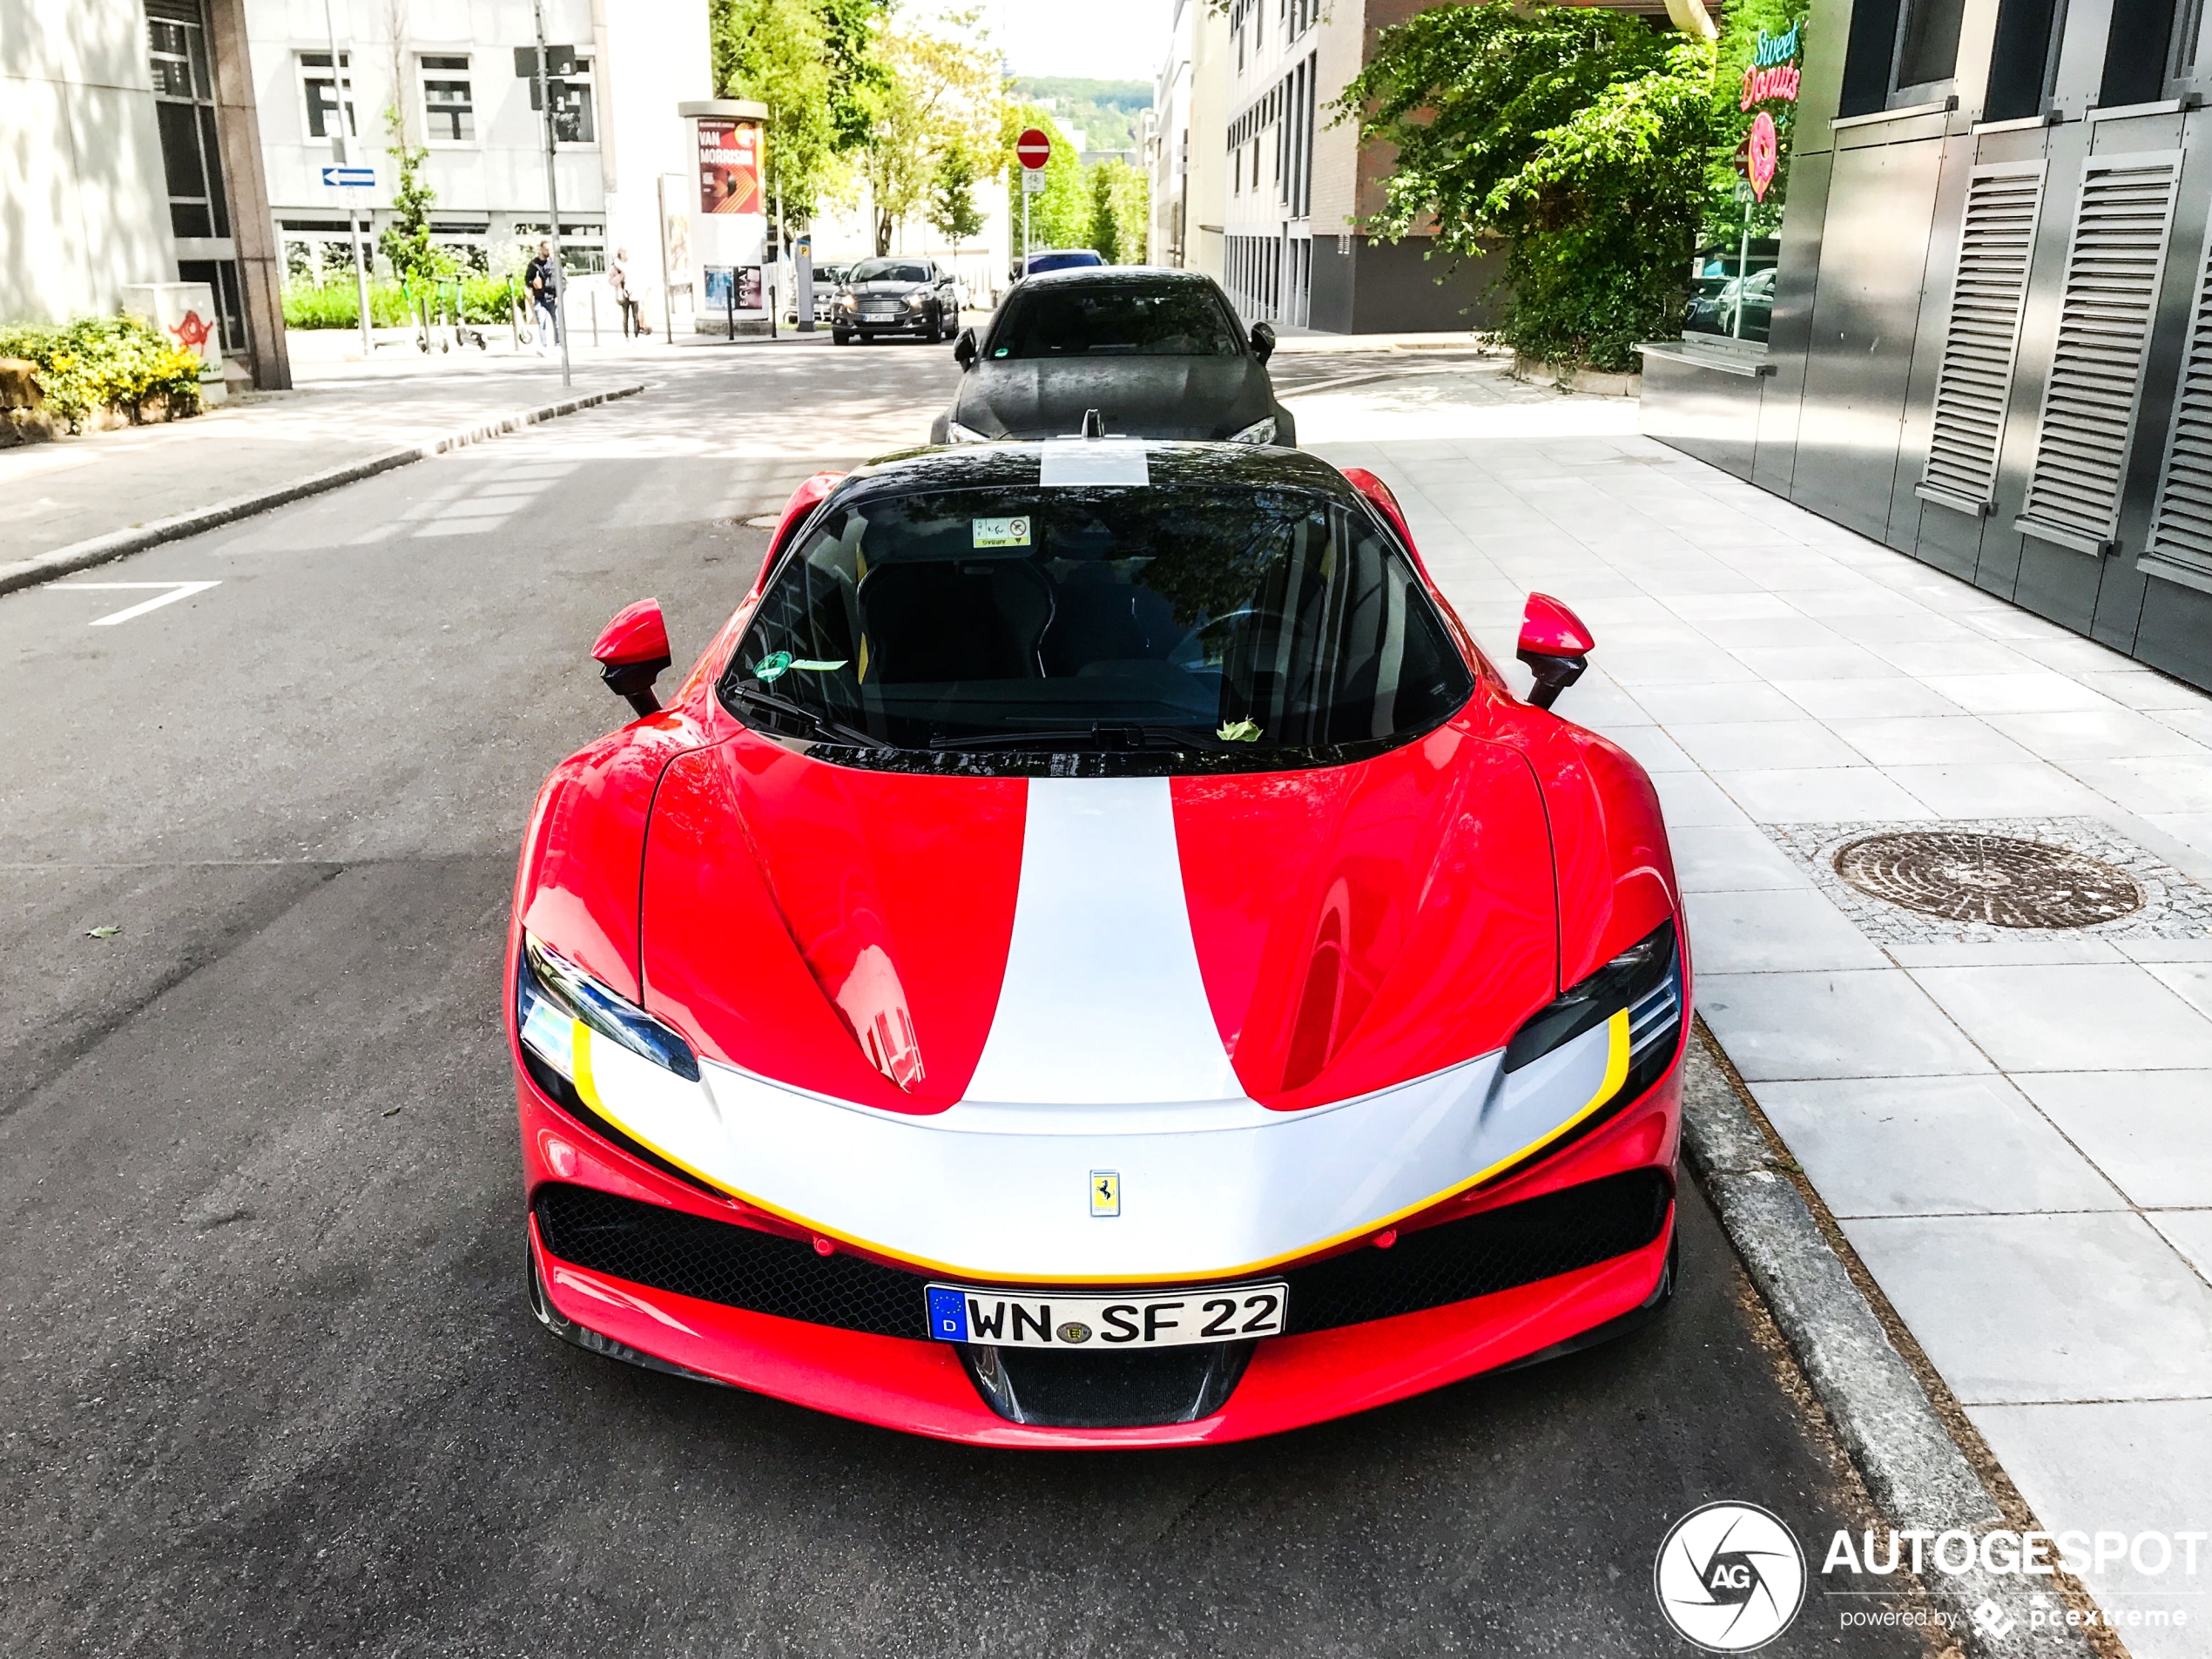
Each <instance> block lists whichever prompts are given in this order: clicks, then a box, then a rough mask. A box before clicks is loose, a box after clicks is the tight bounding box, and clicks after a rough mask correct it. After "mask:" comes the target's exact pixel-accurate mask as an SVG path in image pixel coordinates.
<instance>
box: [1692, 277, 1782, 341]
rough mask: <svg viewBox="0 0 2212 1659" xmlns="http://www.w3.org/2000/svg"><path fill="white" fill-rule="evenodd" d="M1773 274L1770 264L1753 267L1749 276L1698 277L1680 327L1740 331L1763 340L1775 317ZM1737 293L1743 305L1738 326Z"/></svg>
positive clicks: (1705, 331)
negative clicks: (1765, 267)
mask: <svg viewBox="0 0 2212 1659" xmlns="http://www.w3.org/2000/svg"><path fill="white" fill-rule="evenodd" d="M1774 278H1775V272H1774V269H1773V267H1771V266H1770V267H1769V268H1768V269H1766V270H1764V271H1754V272H1752V273H1751V274H1750V276H1748V277H1728V278H1726V279H1720V280H1716V279H1714V278H1711V277H1704V278H1700V279H1699V280H1698V283H1697V292H1696V293H1693V294H1691V295H1690V297H1689V305H1688V306H1686V307H1684V308H1683V318H1682V326H1683V332H1684V333H1685V334H1741V335H1742V336H1743V338H1744V339H1745V340H1764V339H1765V338H1766V337H1767V332H1768V329H1769V327H1770V325H1771V323H1772V322H1773V320H1774ZM1739 296H1740V297H1741V301H1742V304H1743V327H1741V328H1740V329H1739V328H1738V327H1737V323H1736V308H1737V302H1738V298H1739Z"/></svg>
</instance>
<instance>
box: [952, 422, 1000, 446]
mask: <svg viewBox="0 0 2212 1659" xmlns="http://www.w3.org/2000/svg"><path fill="white" fill-rule="evenodd" d="M945 442H947V443H994V442H997V440H995V438H993V437H992V436H991V435H990V434H989V433H988V432H978V431H977V430H976V429H975V428H974V427H972V426H962V425H961V423H960V422H959V421H946V422H945Z"/></svg>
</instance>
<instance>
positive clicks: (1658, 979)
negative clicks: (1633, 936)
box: [1505, 921, 1683, 1100]
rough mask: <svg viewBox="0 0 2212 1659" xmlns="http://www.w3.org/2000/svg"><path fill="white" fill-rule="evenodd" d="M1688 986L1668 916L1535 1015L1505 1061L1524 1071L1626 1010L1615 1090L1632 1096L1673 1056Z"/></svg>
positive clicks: (1508, 1050) (1625, 1096)
mask: <svg viewBox="0 0 2212 1659" xmlns="http://www.w3.org/2000/svg"><path fill="white" fill-rule="evenodd" d="M1682 991H1683V988H1682V959H1681V954H1680V953H1679V952H1677V951H1676V948H1675V924H1674V923H1673V922H1671V921H1662V922H1661V923H1660V924H1659V926H1658V927H1656V928H1654V929H1653V930H1652V931H1651V932H1650V933H1649V934H1646V935H1645V936H1644V937H1643V938H1642V939H1640V940H1638V941H1636V942H1635V944H1633V945H1631V946H1629V948H1628V949H1626V950H1624V951H1622V953H1621V954H1619V955H1618V956H1615V958H1614V959H1613V960H1612V961H1609V962H1608V963H1606V965H1605V966H1604V967H1602V968H1599V969H1598V970H1597V972H1595V974H1591V975H1590V976H1589V977H1588V978H1587V979H1585V980H1583V981H1581V982H1580V983H1579V984H1576V985H1573V986H1570V987H1568V989H1567V990H1566V992H1565V993H1564V994H1562V995H1561V996H1560V997H1558V998H1557V999H1556V1000H1555V1001H1553V1002H1551V1003H1550V1004H1549V1005H1548V1006H1547V1007H1545V1008H1541V1009H1539V1010H1538V1011H1537V1012H1536V1013H1535V1014H1534V1015H1533V1016H1531V1017H1530V1019H1529V1020H1528V1022H1527V1023H1526V1024H1525V1025H1523V1026H1522V1027H1521V1029H1520V1030H1518V1031H1516V1032H1515V1033H1514V1038H1513V1041H1512V1042H1509V1043H1507V1045H1506V1059H1505V1069H1506V1070H1507V1072H1514V1071H1518V1070H1520V1069H1521V1068H1522V1067H1523V1066H1526V1065H1528V1064H1529V1063H1530V1062H1534V1061H1536V1060H1541V1058H1543V1056H1544V1055H1548V1054H1549V1053H1551V1052H1552V1051H1553V1050H1554V1049H1559V1048H1562V1047H1564V1046H1565V1045H1566V1044H1568V1043H1569V1042H1573V1041H1574V1040H1575V1038H1576V1037H1579V1036H1581V1035H1582V1034H1583V1033H1584V1032H1586V1031H1589V1030H1594V1029H1595V1028H1597V1027H1599V1026H1601V1025H1603V1024H1605V1023H1606V1022H1608V1021H1609V1020H1611V1019H1612V1018H1613V1016H1614V1015H1616V1014H1625V1015H1627V1016H1628V1046H1629V1053H1628V1073H1627V1076H1625V1077H1624V1078H1623V1079H1622V1083H1621V1086H1620V1087H1619V1089H1615V1091H1614V1093H1613V1096H1612V1097H1611V1098H1612V1099H1613V1100H1622V1099H1632V1098H1634V1097H1635V1096H1636V1095H1638V1094H1641V1093H1642V1091H1643V1090H1644V1089H1649V1087H1650V1086H1651V1085H1652V1084H1653V1083H1654V1082H1657V1081H1658V1080H1659V1078H1660V1077H1661V1076H1662V1075H1663V1074H1664V1073H1665V1071H1666V1069H1667V1067H1668V1066H1669V1064H1671V1063H1672V1062H1673V1060H1674V1055H1675V1049H1676V1044H1677V1042H1679V1041H1680V1039H1681V1036H1682V1015H1683V995H1682Z"/></svg>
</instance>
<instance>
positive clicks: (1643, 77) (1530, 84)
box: [1335, 0, 1713, 368]
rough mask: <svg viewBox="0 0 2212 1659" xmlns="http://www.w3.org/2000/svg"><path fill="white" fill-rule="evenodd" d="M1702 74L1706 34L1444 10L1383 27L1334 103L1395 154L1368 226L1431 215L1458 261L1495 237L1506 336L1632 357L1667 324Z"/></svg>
mask: <svg viewBox="0 0 2212 1659" xmlns="http://www.w3.org/2000/svg"><path fill="white" fill-rule="evenodd" d="M1712 74H1713V49H1712V47H1711V45H1710V44H1708V43H1706V42H1703V41H1701V40H1695V39H1691V38H1688V37H1683V36H1681V35H1672V34H1662V33H1660V32H1658V31H1656V30H1653V29H1652V28H1651V27H1650V26H1649V24H1645V23H1644V22H1643V21H1642V20H1641V19H1640V18H1636V17H1629V16H1626V15H1624V14H1622V13H1620V12H1615V11H1607V10H1598V9H1596V8H1584V7H1578V6H1554V5H1548V4H1544V3H1541V0H1535V3H1532V4H1529V5H1527V6H1526V7H1523V8H1519V9H1516V7H1515V6H1514V5H1513V4H1511V3H1508V0H1490V3H1487V4H1480V5H1456V6H1442V7H1439V8H1437V9H1436V10H1431V11H1426V12H1423V13H1421V14H1420V15H1418V16H1417V17H1413V19H1411V20H1410V21H1408V22H1406V23H1404V24H1399V25H1398V26H1396V27H1394V28H1390V29H1386V30H1383V31H1382V33H1381V34H1380V36H1379V37H1378V39H1377V42H1376V48H1375V54H1374V56H1373V57H1372V58H1371V59H1370V60H1369V62H1368V64H1367V66H1366V69H1365V70H1363V71H1361V72H1360V74H1359V77H1358V78H1356V79H1354V80H1353V81H1352V83H1351V84H1349V85H1348V86H1347V87H1346V88H1345V91H1344V94H1343V96H1342V97H1341V98H1339V100H1338V102H1337V105H1336V106H1335V110H1336V117H1337V119H1339V120H1354V121H1357V122H1358V123H1359V136H1360V137H1361V138H1362V139H1363V140H1371V141H1372V140H1378V139H1379V140H1381V141H1384V142H1386V143H1389V144H1391V145H1394V146H1395V147H1396V149H1397V152H1398V165H1397V168H1396V170H1395V172H1393V174H1392V175H1391V177H1390V178H1389V179H1388V180H1387V181H1386V186H1385V203H1384V206H1383V209H1382V211H1381V212H1379V213H1377V214H1375V215H1373V216H1372V218H1371V219H1369V220H1368V221H1366V229H1367V230H1368V231H1369V232H1370V233H1372V234H1373V235H1376V236H1378V237H1379V238H1381V239H1385V240H1395V239H1399V238H1400V237H1403V236H1405V235H1406V234H1407V233H1409V232H1411V231H1412V230H1413V227H1414V226H1416V225H1417V224H1420V223H1421V222H1422V221H1424V220H1426V219H1430V218H1431V217H1432V216H1433V219H1434V223H1435V226H1436V251H1437V252H1440V253H1444V254H1446V255H1447V256H1449V257H1450V258H1451V259H1452V260H1453V261H1454V262H1455V263H1456V262H1457V261H1458V260H1465V259H1469V258H1477V257H1484V256H1487V255H1488V254H1490V253H1493V252H1494V251H1495V250H1496V249H1497V247H1498V246H1499V244H1500V239H1502V240H1503V246H1504V248H1505V257H1504V260H1503V264H1504V266H1505V269H1504V271H1503V273H1501V275H1502V279H1503V284H1504V286H1505V287H1506V290H1507V293H1506V300H1507V321H1506V324H1505V327H1504V328H1503V329H1502V331H1501V332H1502V333H1503V334H1504V336H1505V338H1506V340H1507V342H1508V343H1509V344H1511V345H1512V346H1513V347H1514V348H1515V349H1516V350H1518V351H1521V352H1522V353H1525V354H1527V355H1529V356H1532V357H1539V358H1542V359H1544V360H1546V361H1554V362H1564V363H1575V362H1587V363H1590V364H1593V365H1595V366H1596V367H1599V368H1631V367H1633V366H1634V364H1635V354H1634V352H1633V350H1632V349H1631V348H1632V347H1633V346H1634V344H1635V341H1638V340H1649V339H1656V338H1662V337H1665V336H1668V335H1671V334H1676V333H1678V332H1679V326H1678V323H1677V320H1676V313H1677V311H1678V308H1679V292H1680V289H1681V287H1682V282H1683V272H1684V271H1685V270H1686V269H1687V268H1688V266H1689V255H1690V252H1691V249H1692V247H1693V245H1694V244H1695V242H1696V233H1697V228H1698V223H1699V219H1700V217H1701V213H1702V209H1703V199H1704V193H1705V180H1704V172H1705V161H1706V155H1707V146H1708V143H1709V138H1710V134H1709V127H1710V118H1711V112H1712V84H1713V81H1712Z"/></svg>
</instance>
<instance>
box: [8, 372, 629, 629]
mask: <svg viewBox="0 0 2212 1659" xmlns="http://www.w3.org/2000/svg"><path fill="white" fill-rule="evenodd" d="M644 389H645V388H644V383H643V382H640V383H639V384H637V385H635V386H619V387H617V388H614V389H613V390H612V391H607V392H589V393H586V394H585V395H583V396H582V397H570V398H563V399H562V400H561V401H559V402H557V403H547V404H543V405H541V406H540V407H538V408H534V409H523V410H518V411H517V412H516V413H515V414H513V415H502V416H501V417H500V418H499V419H497V420H496V421H485V422H484V423H483V424H482V425H481V426H473V427H469V428H466V429H464V430H462V431H459V432H448V433H446V434H444V435H442V436H441V437H435V438H430V439H427V440H425V441H424V442H421V443H412V444H407V445H403V446H402V447H401V448H397V449H387V450H386V451H385V452H384V453H383V454H382V455H371V456H370V457H369V458H368V460H366V461H355V462H349V463H348V464H347V465H345V466H343V467H333V468H331V469H329V470H328V471H327V472H318V473H313V474H310V475H308V476H307V477H305V478H300V479H295V480H293V482H291V483H288V484H280V485H278V486H277V488H275V489H265V490H263V491H262V492H261V493H260V494H259V495H256V496H233V498H232V499H231V500H229V501H222V502H216V503H215V504H214V505H213V506H212V507H203V508H201V509H199V510H198V511H197V512H191V513H179V514H178V515H177V516H175V517H174V518H164V519H157V520H156V521H155V522H154V523H151V524H141V525H139V526H138V527H137V528H136V529H127V530H111V531H110V532H109V533H108V534H107V535H105V536H92V537H91V538H90V539H89V540H87V541H82V542H72V543H70V544H69V545H68V546H67V547H57V548H56V549H54V550H52V551H51V552H49V553H41V554H40V555H38V556H37V557H36V558H30V559H24V560H21V561H19V562H17V563H10V564H0V593H12V592H14V591H15V590H17V588H28V587H35V586H36V585H37V583H41V582H48V581H51V580H52V579H53V578H54V577H57V576H68V575H69V574H71V572H72V571H77V570H88V569H90V568H91V566H93V565H95V564H105V563H107V562H108V561H109V560H110V559H119V558H122V557H124V556H126V555H128V554H132V553H139V552H143V551H145V550H146V549H147V548H150V547H158V546H160V545H161V544H162V543H164V542H177V541H182V540H183V539H184V538H185V536H197V535H199V533H200V532H201V531H202V530H212V529H215V528H217V527H218V526H219V525H223V524H228V523H233V522H234V521H235V520H238V519H241V518H250V517H251V516H253V515H254V514H255V513H266V511H268V510H269V509H271V508H272V507H282V506H284V505H285V504H286V503H287V502H295V501H300V500H302V499H304V498H305V497H307V496H320V495H321V494H322V493H323V492H324V491H325V490H329V489H338V488H339V487H340V486H341V485H343V484H350V483H354V482H359V481H360V480H361V479H363V478H373V477H374V476H375V475H377V474H378V473H380V472H389V471H390V470H391V469H393V468H395V467H404V466H406V465H408V463H409V462H416V461H428V459H429V458H430V457H431V456H432V455H443V454H444V453H445V452H446V451H447V450H448V449H458V448H462V446H464V445H466V444H471V443H482V442H484V441H485V440H486V439H488V438H496V437H498V436H500V435H502V434H503V433H508V432H519V431H521V430H522V429H523V428H524V427H527V426H536V424H537V423H538V422H539V421H556V420H558V419H559V418H560V417H561V416H563V415H574V414H575V413H577V410H579V409H588V408H592V407H593V406H594V405H597V404H600V403H608V402H611V401H613V400H615V399H616V398H618V397H630V396H632V395H635V394H637V393H639V392H642V391H644Z"/></svg>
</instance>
